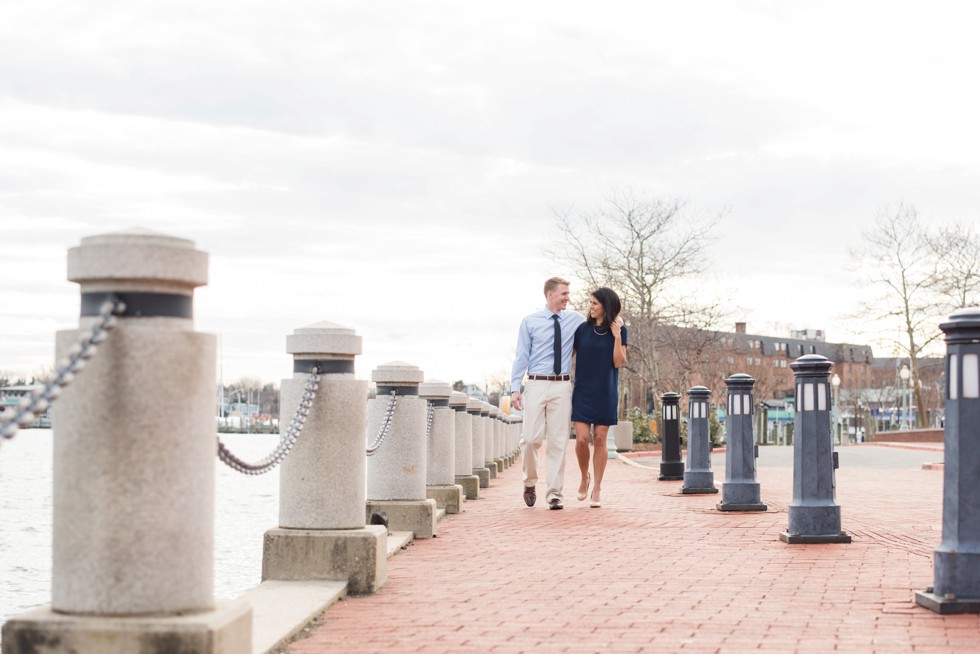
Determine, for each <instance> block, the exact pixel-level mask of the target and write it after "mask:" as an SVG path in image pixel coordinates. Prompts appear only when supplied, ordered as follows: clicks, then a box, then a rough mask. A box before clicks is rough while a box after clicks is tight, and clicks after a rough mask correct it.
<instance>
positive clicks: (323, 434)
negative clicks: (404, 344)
mask: <svg viewBox="0 0 980 654" xmlns="http://www.w3.org/2000/svg"><path fill="white" fill-rule="evenodd" d="M286 351H287V352H288V353H289V354H292V355H293V377H292V379H284V380H283V381H282V387H281V388H282V390H281V391H280V398H281V401H280V411H281V414H282V416H284V417H285V418H287V419H288V417H291V416H293V415H294V414H295V413H296V409H297V407H298V406H299V404H300V401H301V399H302V396H303V390H304V386H305V385H306V382H307V380H308V379H309V376H310V371H311V370H312V369H313V366H314V365H316V366H317V367H318V369H319V371H320V372H319V374H320V382H319V387H318V389H317V391H316V397H315V398H314V400H313V403H312V405H311V407H310V412H309V415H308V416H307V417H306V422H305V424H304V426H303V431H302V432H301V433H300V436H299V439H298V440H297V441H296V445H294V446H293V451H292V452H291V453H290V455H289V456H288V457H287V458H286V459H285V460H284V461H283V462H282V469H281V472H280V476H279V528H277V529H270V530H269V531H267V532H266V533H265V538H264V539H263V548H262V580H263V581H265V580H266V579H285V580H296V581H299V580H308V579H330V580H335V581H346V582H347V589H348V591H349V592H351V593H354V594H358V593H371V592H374V591H376V590H379V589H380V588H381V587H382V586H384V583H385V580H386V578H387V570H388V568H387V566H388V563H387V562H388V554H387V551H388V530H387V529H386V528H385V527H384V526H382V525H365V524H364V522H365V520H364V502H365V490H364V481H365V480H364V477H365V472H364V459H365V455H364V431H365V403H364V398H365V397H367V382H366V381H363V380H358V379H355V378H354V357H355V356H356V355H358V354H360V353H361V337H360V336H357V335H356V334H355V332H354V330H353V329H348V328H346V327H341V326H340V325H335V324H333V323H330V322H319V323H315V324H313V325H309V326H307V327H302V328H300V329H297V330H296V331H295V332H293V333H292V334H290V335H289V336H287V337H286Z"/></svg>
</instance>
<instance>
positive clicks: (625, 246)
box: [552, 189, 721, 395]
mask: <svg viewBox="0 0 980 654" xmlns="http://www.w3.org/2000/svg"><path fill="white" fill-rule="evenodd" d="M555 217H556V220H557V223H558V227H559V229H561V230H562V232H563V233H564V234H565V241H564V243H563V244H562V245H561V246H559V249H558V250H557V251H556V252H553V253H552V254H553V255H554V256H555V257H556V258H557V259H559V260H563V261H565V262H567V263H568V264H569V265H571V267H572V269H573V270H574V272H575V273H576V275H577V276H579V277H580V278H582V279H584V280H585V281H586V282H587V283H588V285H589V286H590V287H591V288H595V287H598V286H609V287H610V288H613V289H615V290H616V291H617V293H619V295H620V297H621V298H622V300H623V314H624V317H625V318H626V320H627V324H628V328H629V352H630V354H629V359H628V361H627V366H626V370H627V373H628V374H633V375H636V376H637V377H638V378H639V379H640V380H641V382H642V386H643V387H644V389H646V391H649V390H653V392H654V394H655V395H656V394H658V391H659V390H660V384H659V377H660V376H659V373H658V358H657V348H658V342H657V330H658V327H659V325H662V324H672V323H671V321H672V320H679V319H681V318H683V317H685V316H687V317H688V319H690V317H692V316H698V317H701V316H703V315H704V310H703V309H704V308H703V307H696V306H693V305H691V304H690V303H688V302H683V301H676V300H675V301H671V300H669V299H668V298H669V297H670V296H671V295H674V296H675V297H682V296H683V294H681V293H679V292H678V291H679V288H678V286H679V284H680V283H682V282H683V281H685V280H689V279H691V278H693V277H695V276H696V275H698V274H700V273H702V272H704V271H705V270H706V269H707V267H708V263H709V260H708V257H706V256H705V248H706V246H707V245H708V243H709V242H710V241H709V235H710V233H711V231H712V229H713V228H714V226H715V225H716V224H717V222H718V221H719V220H720V218H721V215H718V216H714V217H708V218H704V217H701V216H698V215H696V213H695V212H694V211H693V210H692V209H691V208H690V207H689V206H688V203H687V202H684V201H681V200H677V199H647V198H644V197H641V196H639V195H638V194H636V193H635V192H634V191H632V190H630V189H626V190H621V191H615V192H612V193H610V194H609V195H608V196H607V197H606V198H605V202H604V204H603V205H601V206H600V207H599V208H598V209H594V210H590V211H585V212H575V211H572V210H555ZM669 390H675V389H669ZM646 391H644V394H646Z"/></svg>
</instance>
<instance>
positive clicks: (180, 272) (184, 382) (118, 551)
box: [2, 230, 252, 654]
mask: <svg viewBox="0 0 980 654" xmlns="http://www.w3.org/2000/svg"><path fill="white" fill-rule="evenodd" d="M207 270H208V257H207V254H206V253H205V252H201V251H200V250H197V249H195V247H194V243H193V242H191V241H188V240H185V239H180V238H174V237H171V236H166V235H163V234H158V233H155V232H150V231H146V230H133V231H128V232H120V233H113V234H102V235H98V236H90V237H87V238H83V239H82V241H81V245H80V246H79V247H75V248H72V249H71V250H69V251H68V279H69V280H71V281H73V282H78V283H79V285H80V286H81V296H82V297H81V317H80V319H79V325H78V329H77V330H67V331H61V332H58V335H57V344H56V350H57V355H58V358H59V359H62V358H64V357H66V356H67V355H68V350H69V349H70V348H71V347H72V346H73V345H74V344H75V343H77V342H78V340H79V337H80V336H81V335H82V334H87V333H88V332H89V331H90V330H91V329H92V327H93V326H94V325H95V324H96V323H97V322H98V321H99V320H100V318H99V317H98V314H99V307H100V306H101V305H102V304H103V303H104V302H105V301H106V300H107V299H108V297H109V295H110V294H115V295H116V296H117V297H118V298H119V299H121V300H122V302H124V303H125V308H124V309H123V312H122V313H121V314H119V315H118V323H117V327H116V328H115V331H113V332H112V333H110V334H109V335H108V338H107V339H106V341H105V342H104V343H102V345H101V346H100V347H99V350H98V352H97V353H96V355H95V357H94V358H93V359H91V360H90V361H89V362H88V365H87V366H86V369H85V370H84V372H83V373H82V374H80V375H79V376H78V378H77V379H76V380H75V381H74V382H73V383H72V384H70V385H69V386H67V387H66V388H65V390H64V393H63V394H62V395H61V398H60V400H58V402H57V404H56V411H57V416H58V418H57V424H56V425H55V428H54V436H53V439H54V472H53V478H54V494H53V510H54V515H53V538H52V545H53V567H52V578H51V596H52V597H51V605H50V606H49V607H43V608H40V609H35V610H33V611H30V612H28V613H25V614H23V615H21V616H18V617H15V618H13V619H11V620H10V621H8V622H7V623H6V624H5V625H4V627H3V641H2V642H3V644H2V646H3V652H4V654H21V653H26V652H38V651H42V650H43V651H60V652H100V653H112V652H136V651H140V652H143V651H145V652H158V651H163V649H161V648H162V647H164V643H165V644H166V645H165V647H166V648H167V649H168V650H169V651H187V652H190V651H193V652H229V653H232V652H235V653H238V652H243V651H244V652H248V651H249V650H250V649H251V643H252V613H251V608H250V606H249V605H248V603H247V602H246V601H245V600H244V599H238V600H234V601H231V602H219V603H217V604H216V603H215V601H214V594H213V583H214V581H213V576H214V561H213V551H214V475H215V458H216V453H217V449H216V448H217V444H216V440H215V425H214V389H215V386H216V379H215V370H216V361H217V356H216V352H217V349H216V339H215V337H214V336H213V335H211V334H200V333H197V332H195V331H194V324H193V296H194V289H195V288H196V287H198V286H203V285H205V284H206V283H207V276H208V273H207Z"/></svg>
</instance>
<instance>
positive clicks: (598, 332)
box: [592, 325, 609, 336]
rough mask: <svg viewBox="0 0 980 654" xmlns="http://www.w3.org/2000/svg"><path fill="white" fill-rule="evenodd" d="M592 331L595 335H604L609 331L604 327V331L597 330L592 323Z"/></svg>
mask: <svg viewBox="0 0 980 654" xmlns="http://www.w3.org/2000/svg"><path fill="white" fill-rule="evenodd" d="M592 331H594V332H595V333H596V336H605V335H606V334H608V333H609V329H606V331H604V332H600V331H598V330H597V329H596V328H595V325H592Z"/></svg>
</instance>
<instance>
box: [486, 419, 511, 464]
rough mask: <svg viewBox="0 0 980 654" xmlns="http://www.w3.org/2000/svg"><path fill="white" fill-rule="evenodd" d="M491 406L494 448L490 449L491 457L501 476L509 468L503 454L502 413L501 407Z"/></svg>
mask: <svg viewBox="0 0 980 654" xmlns="http://www.w3.org/2000/svg"><path fill="white" fill-rule="evenodd" d="M489 406H490V427H489V430H490V431H489V432H488V433H491V434H493V447H492V448H490V456H492V457H493V458H492V459H491V460H492V461H493V464H494V466H495V467H496V468H497V474H498V475H499V474H500V473H502V472H503V471H504V468H506V467H507V466H506V465H505V464H504V452H503V434H502V433H501V431H500V427H501V425H502V424H503V423H501V422H500V416H501V415H502V412H501V410H500V407H496V406H494V405H492V404H490V405H489Z"/></svg>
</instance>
